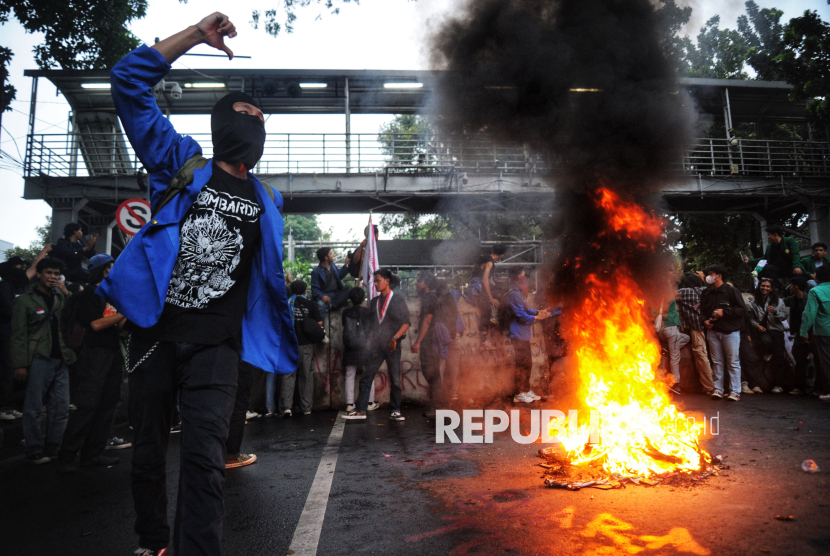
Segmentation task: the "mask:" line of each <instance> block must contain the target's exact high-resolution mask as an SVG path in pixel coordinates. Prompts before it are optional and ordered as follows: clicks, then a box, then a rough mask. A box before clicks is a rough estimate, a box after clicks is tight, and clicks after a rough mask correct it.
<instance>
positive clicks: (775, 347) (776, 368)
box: [757, 330, 792, 391]
mask: <svg viewBox="0 0 830 556" xmlns="http://www.w3.org/2000/svg"><path fill="white" fill-rule="evenodd" d="M758 340H759V341H758V346H757V347H758V349H759V350H760V351H761V354H770V355H772V361H771V363H772V365H771V367H770V368H771V370H772V376H771V377H770V378H771V382H772V385H773V386H780V387H781V388H783V389H784V390H787V391H789V390H791V389H792V371H791V367H790V360H789V357H787V347H786V345H785V343H784V333H783V332H781V331H780V330H767V331H766V332H762V333H760V334H758Z"/></svg>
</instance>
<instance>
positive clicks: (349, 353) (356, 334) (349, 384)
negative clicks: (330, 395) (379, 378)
mask: <svg viewBox="0 0 830 556" xmlns="http://www.w3.org/2000/svg"><path fill="white" fill-rule="evenodd" d="M365 298H366V292H365V291H364V290H363V288H352V291H351V292H350V293H349V301H351V302H352V306H351V307H349V308H348V309H345V310H344V311H343V316H342V322H343V368H344V369H345V370H346V411H354V378H355V375H356V374H357V368H358V367H365V365H366V356H367V352H368V348H369V346H368V340H369V332H370V328H371V326H372V323H371V320H370V319H371V317H372V311H370V310H369V308H368V307H364V306H363V300H364V299H365ZM378 407H380V404H378V403H375V382H374V381H372V387H371V388H370V389H369V407H368V408H367V409H368V410H369V411H374V410H375V409H377V408H378Z"/></svg>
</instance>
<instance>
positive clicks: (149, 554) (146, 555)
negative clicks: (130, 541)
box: [133, 548, 167, 556]
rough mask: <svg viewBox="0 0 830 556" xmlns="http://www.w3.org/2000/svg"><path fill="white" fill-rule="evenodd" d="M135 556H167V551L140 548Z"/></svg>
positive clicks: (163, 549) (164, 549) (134, 553)
mask: <svg viewBox="0 0 830 556" xmlns="http://www.w3.org/2000/svg"><path fill="white" fill-rule="evenodd" d="M133 555H134V556H167V549H166V548H162V549H161V550H152V549H150V548H139V549H138V550H136V551H135V552H133Z"/></svg>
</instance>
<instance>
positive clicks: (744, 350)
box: [724, 330, 761, 390]
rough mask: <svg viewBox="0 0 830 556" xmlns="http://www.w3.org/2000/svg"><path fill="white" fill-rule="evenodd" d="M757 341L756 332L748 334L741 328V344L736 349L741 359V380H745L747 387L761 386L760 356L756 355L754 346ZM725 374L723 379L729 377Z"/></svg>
mask: <svg viewBox="0 0 830 556" xmlns="http://www.w3.org/2000/svg"><path fill="white" fill-rule="evenodd" d="M753 338H754V339H753ZM758 341H759V340H758V338H757V334H750V333H748V332H745V331H743V330H741V346H740V349H739V351H738V353H739V355H740V359H741V382H746V383H747V386H749V388H755V387H756V386H757V387H760V386H761V384H760V382H759V379H760V377H759V374H760V370H761V358H760V357H758V353H756V351H755V347H754V346H755V344H756V343H757V342H758ZM725 374H726V376H725V377H724V380H726V379H728V378H729V373H725ZM738 390H740V388H738Z"/></svg>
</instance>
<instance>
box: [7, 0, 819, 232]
mask: <svg viewBox="0 0 830 556" xmlns="http://www.w3.org/2000/svg"><path fill="white" fill-rule="evenodd" d="M275 3H276V2H268V1H253V2H250V1H249V2H234V3H229V2H219V1H214V0H197V1H193V2H190V3H188V4H182V3H180V2H179V1H178V0H149V7H148V10H147V15H146V16H145V17H144V18H143V19H140V20H138V21H135V22H133V24H132V25H131V27H130V30H131V31H132V32H133V33H134V34H135V35H136V36H138V37H139V39H141V40H143V41H145V42H147V43H149V44H152V43H153V42H154V39H155V38H156V37H159V38H165V37H167V36H170V35H172V34H174V33H176V32H178V31H180V30H182V29H183V28H184V27H186V26H187V25H191V24H195V23H197V22H198V21H199V20H200V19H202V17H204V16H206V15H208V14H210V13H212V12H214V11H221V12H223V13H225V14H226V15H228V17H229V18H230V19H231V21H233V22H234V24H235V25H236V28H237V32H238V33H239V35H238V36H237V37H236V38H234V39H231V40H227V41H226V43H227V44H228V45H229V46H230V48H231V49H232V50H233V52H234V54H236V55H246V56H251V59H242V58H235V59H234V60H233V61H228V60H227V59H223V58H196V57H183V58H181V59H180V61H179V62H177V63H176V64H174V66H173V67H174V68H177V67H178V68H193V69H202V68H215V67H231V68H242V69H245V68H248V69H250V68H284V69H303V68H305V69H341V70H345V69H356V70H361V69H373V70H387V69H394V70H422V69H429V63H428V57H427V54H426V49H425V47H424V44H425V39H426V37H427V36H428V33H429V29H430V28H432V27H434V26H435V25H437V24H438V23H439V22H440V21H441V19H442V18H443V17H445V16H446V14H447V13H449V12H451V10H452V9H453V7H454V6H456V5H458V4H459V3H460V2H459V1H458V0H418V1H417V2H416V1H411V0H360V4H359V5H358V4H354V3H350V4H344V5H343V6H342V8H341V12H340V14H339V15H332V14H330V13H328V12H327V11H326V9H325V8H323V7H320V6H310V7H308V8H305V9H300V10H298V12H297V15H298V19H297V21H296V23H295V29H294V33H293V34H281V35H280V36H279V37H277V38H273V37H270V36H269V35H267V34H265V32H264V31H262V29H260V30H254V29H253V28H252V27H251V26H250V24H249V21H250V19H251V10H252V9H260V10H266V9H269V8H271V7H273V5H274V4H275ZM680 3H681V4H683V3H684V2H683V0H680ZM756 3H757V4H758V5H759V6H761V7H762V8H763V7H777V8H779V9H781V10H783V11H784V17H783V20H785V21H787V20H789V19H790V18H792V17H796V16H798V15H801V13H803V11H804V10H805V9H811V10H818V12H819V14H820V15H821V17H822V19H824V20H825V21H828V20H830V6H828V4H827V2H826V0H756ZM689 5H691V6H692V8H693V18H692V21H691V22H690V24H689V26H688V28H687V30H686V32H687V33H688V34H689V35H691V36H692V37H694V36H696V35H697V32H698V30H699V28H700V26H702V25H703V23H705V21H706V20H707V19H709V18H710V17H711V16H713V15H715V14H719V15H720V16H721V27H730V28H734V27H735V20H736V18H737V17H738V16H739V15H740V14H742V13H744V4H743V2H742V1H727V2H723V1H715V0H691V1H690V2H689ZM40 40H41V36H40V35H38V34H33V35H30V34H26V33H25V31H24V30H23V29H22V27H21V26H20V25H19V24H18V23H17V22H16V20H15V19H14V18H13V17H12V18H10V20H9V22H7V23H6V24H5V25H2V26H0V45H3V46H7V47H9V48H11V49H12V50H13V51H14V54H15V55H14V58H13V60H12V64H11V67H10V74H11V75H10V80H11V82H12V84H13V85H15V86H16V87H17V100H16V101H15V102H13V103H12V107H13V111H12V112H6V113H4V114H3V130H2V142H0V146H1V147H2V149H3V151H5V152H7V153H10V154H11V155H14V156H18V157H19V158H20V159H21V160H22V158H23V156H22V155H23V153H24V150H25V144H26V133H27V125H28V114H29V98H30V91H31V79H29V78H27V77H24V76H23V71H24V70H26V69H36V68H37V65H36V64H35V62H34V57H33V55H32V49H33V48H34V46H35V45H37V44H38V43H39V42H40ZM193 52H203V53H208V52H216V51H213V50H212V49H211V48H210V47H207V46H204V45H200V46H198V47H196V48H195V49H194V50H193ZM38 86H39V91H38V98H37V112H36V117H37V121H36V126H35V133H63V132H67V131H68V112H69V106H68V104H67V103H66V102H65V101H64V100H63V98H62V97H61V96H60V95H56V90H55V87H54V86H53V85H51V83H49V82H48V81H46V80H40V81H39V85H38ZM389 119H391V117H390V116H382V115H376V116H373V115H353V116H352V132H353V133H375V132H377V130H378V128H379V127H380V125H381V124H382V123H384V122H387V121H389ZM172 121H173V123H174V125H175V126H176V127H177V129H178V130H179V131H180V132H181V133H199V132H209V129H210V128H209V119H208V117H207V116H204V117H200V118H194V117H189V118H188V117H180V118H176V117H174V118H173V119H172ZM344 128H345V119H344V116H340V115H316V116H277V115H275V116H274V117H272V118H270V119H269V120H268V124H267V131H268V132H269V133H289V132H290V133H300V132H304V133H326V132H329V133H343V132H344ZM22 194H23V179H22V177H21V174H20V173H14V172H11V171H8V170H0V239H2V240H5V241H10V242H12V243H14V244H16V245H21V246H27V245H28V244H29V243H30V242H31V241H32V240H34V239H36V234H35V227H36V226H39V225H42V224H43V222H44V221H45V218H46V217H47V216H48V215H49V214H51V209H50V207H49V206H48V205H47V204H46V203H45V202H43V201H26V200H24V199H22V198H21V197H22ZM367 219H368V215H366V214H359V215H321V216H319V218H318V220H319V222H320V225H321V228H322V229H323V230H329V229H331V231H332V239H333V240H338V241H346V240H350V239H356V238H358V237H359V236H361V237H362V230H363V227H364V226H365V223H366V221H367ZM380 237H381V239H386V238H384V237H383V234H381V236H380Z"/></svg>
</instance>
